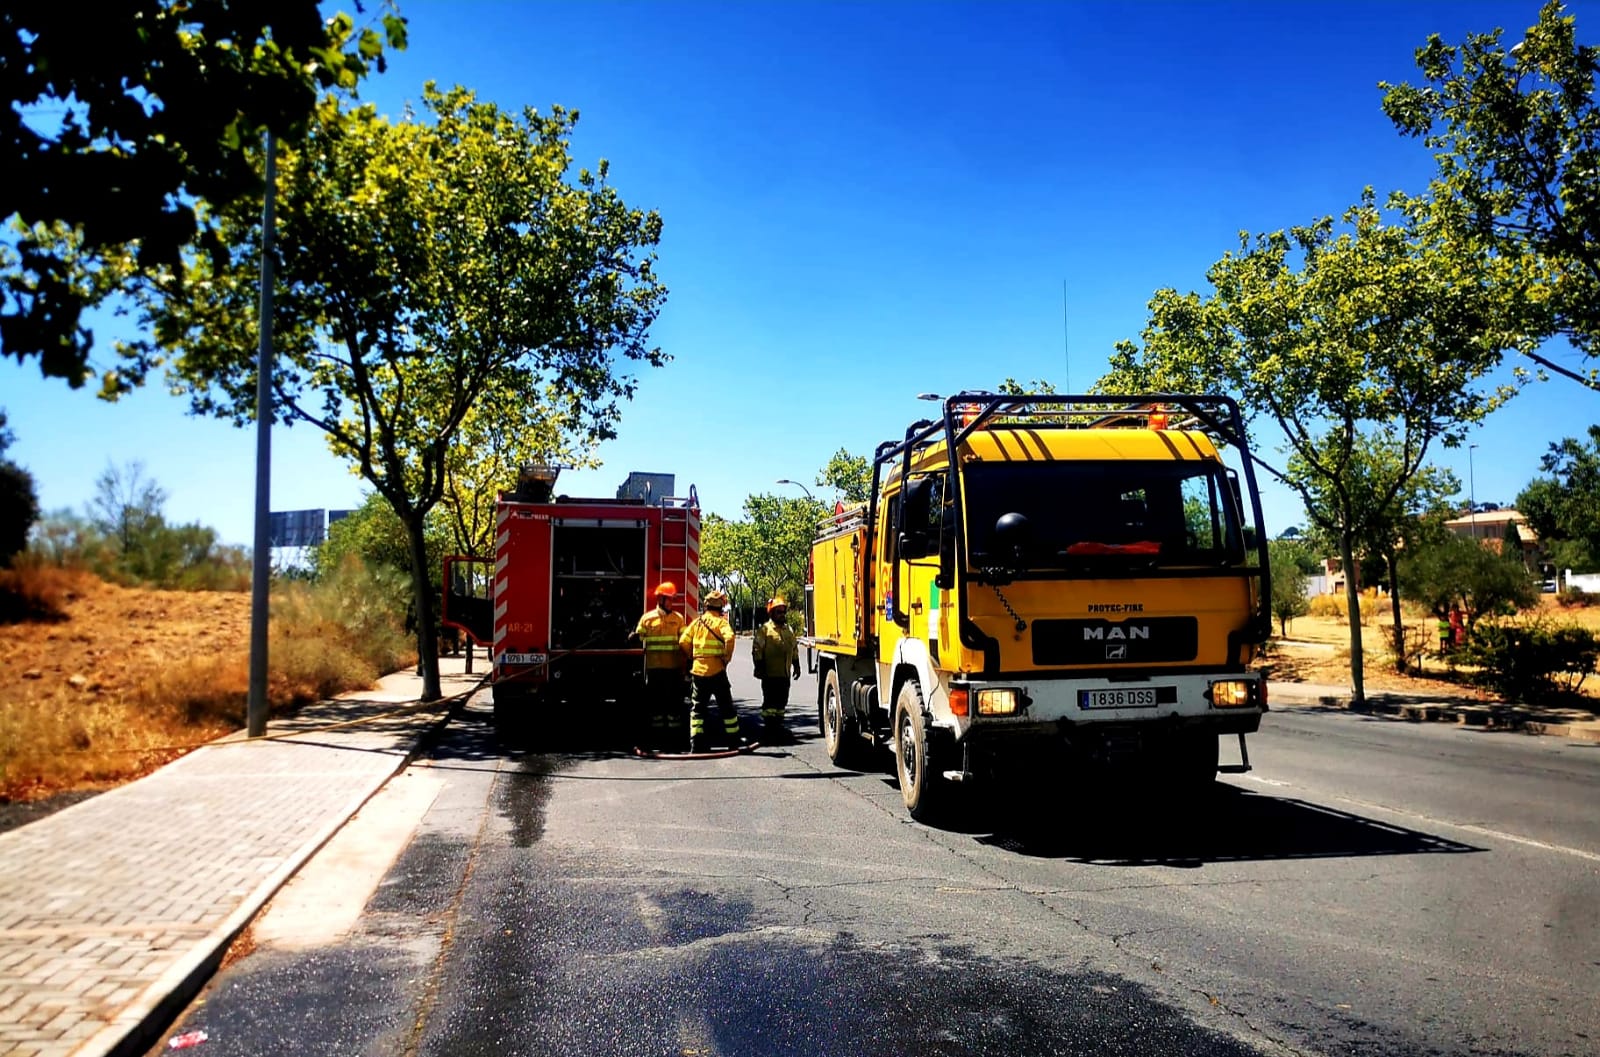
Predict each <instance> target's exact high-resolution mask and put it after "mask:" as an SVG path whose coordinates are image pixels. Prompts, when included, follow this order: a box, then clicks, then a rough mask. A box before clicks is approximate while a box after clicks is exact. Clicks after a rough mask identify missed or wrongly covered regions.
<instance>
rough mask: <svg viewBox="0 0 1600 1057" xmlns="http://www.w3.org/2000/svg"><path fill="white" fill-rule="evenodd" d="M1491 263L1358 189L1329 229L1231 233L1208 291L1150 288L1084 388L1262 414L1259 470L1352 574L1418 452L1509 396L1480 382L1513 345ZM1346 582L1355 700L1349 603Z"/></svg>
mask: <svg viewBox="0 0 1600 1057" xmlns="http://www.w3.org/2000/svg"><path fill="white" fill-rule="evenodd" d="M1497 268H1498V265H1497V263H1496V262H1495V261H1494V260H1491V259H1487V258H1466V257H1463V255H1462V254H1460V253H1459V252H1457V250H1456V248H1455V247H1454V246H1453V245H1452V244H1451V243H1450V241H1449V233H1448V231H1447V230H1445V229H1444V228H1443V227H1441V226H1440V224H1439V223H1438V221H1437V219H1436V218H1435V217H1434V216H1433V214H1432V213H1431V212H1430V210H1429V209H1428V208H1427V204H1426V203H1420V202H1417V201H1415V200H1411V199H1406V198H1403V197H1401V196H1392V197H1391V199H1390V200H1389V213H1386V211H1385V210H1384V209H1382V208H1380V207H1379V206H1378V204H1377V201H1376V198H1375V196H1374V195H1373V193H1372V192H1371V191H1370V190H1369V191H1367V192H1366V193H1364V194H1363V196H1362V198H1361V201H1360V202H1359V203H1357V204H1356V205H1354V206H1352V207H1351V208H1350V209H1348V210H1346V211H1345V213H1344V214H1343V216H1342V217H1341V219H1340V221H1339V222H1337V223H1336V222H1335V220H1334V218H1332V217H1323V218H1322V219H1320V220H1318V221H1316V222H1315V223H1313V224H1310V225H1308V226H1304V227H1296V228H1291V229H1289V230H1288V231H1278V232H1273V233H1270V234H1265V235H1259V236H1256V237H1255V238H1253V239H1252V238H1251V237H1250V236H1249V235H1248V234H1241V236H1240V242H1239V249H1238V251H1237V252H1234V253H1229V254H1226V255H1225V256H1224V257H1223V258H1222V259H1221V260H1219V261H1218V262H1217V263H1216V264H1214V265H1212V267H1211V268H1210V269H1209V271H1208V272H1207V275H1206V277H1207V279H1208V280H1209V281H1210V284H1211V287H1212V292H1211V293H1210V294H1209V295H1202V294H1199V293H1193V292H1191V293H1188V294H1180V293H1178V292H1177V291H1176V290H1172V289H1166V290H1160V291H1158V292H1157V293H1156V294H1155V296H1154V298H1153V299H1152V300H1151V302H1150V320H1149V322H1148V324H1147V325H1146V326H1145V328H1144V331H1143V335H1142V339H1143V344H1142V347H1141V346H1140V345H1136V344H1134V343H1132V342H1121V343H1119V344H1118V346H1117V348H1116V351H1115V352H1114V353H1113V355H1112V357H1111V360H1110V371H1109V372H1108V373H1107V375H1106V376H1105V377H1103V378H1102V379H1101V380H1100V381H1099V382H1098V383H1097V385H1096V388H1097V389H1098V390H1099V391H1102V392H1121V393H1132V392H1162V391H1168V392H1185V391H1187V392H1216V391H1219V390H1220V391H1223V392H1227V393H1229V394H1230V395H1232V396H1234V397H1235V398H1236V399H1237V400H1238V401H1239V403H1240V406H1241V408H1242V409H1243V411H1244V413H1245V414H1246V416H1247V418H1248V419H1249V420H1250V421H1251V422H1252V423H1253V422H1254V421H1255V420H1256V419H1257V418H1259V417H1261V416H1265V417H1267V418H1269V419H1270V420H1271V421H1273V422H1274V423H1275V424H1276V425H1277V426H1278V428H1279V429H1280V430H1282V432H1283V435H1284V437H1285V438H1286V442H1287V450H1288V453H1289V462H1288V466H1287V469H1286V470H1282V471H1280V470H1276V469H1273V468H1272V467H1270V466H1268V467H1267V468H1268V469H1269V470H1270V471H1271V472H1273V473H1274V474H1276V475H1277V476H1278V477H1279V478H1280V479H1281V480H1283V481H1284V482H1285V483H1287V484H1288V485H1289V486H1290V487H1292V488H1293V489H1295V491H1297V492H1298V493H1299V495H1300V497H1301V499H1302V500H1303V502H1304V503H1305V506H1306V514H1307V517H1308V519H1309V520H1310V521H1311V522H1312V524H1313V525H1314V526H1315V527H1316V528H1318V529H1320V530H1322V531H1323V532H1325V533H1326V534H1327V536H1328V538H1329V539H1330V540H1332V541H1334V542H1336V543H1337V550H1338V553H1339V557H1340V559H1341V560H1342V562H1343V563H1344V567H1345V568H1347V569H1352V568H1355V562H1356V554H1357V550H1358V548H1359V547H1360V546H1361V544H1362V542H1363V541H1364V539H1365V538H1366V536H1367V535H1368V533H1369V530H1370V526H1371V525H1372V519H1373V518H1374V517H1377V518H1380V519H1389V518H1392V516H1393V514H1394V512H1395V511H1396V510H1397V504H1398V503H1399V501H1400V497H1401V495H1402V492H1403V490H1404V489H1405V488H1406V486H1407V484H1408V482H1410V481H1411V480H1412V478H1413V477H1414V476H1415V475H1416V474H1417V473H1418V471H1419V470H1420V468H1421V467H1422V465H1423V463H1424V460H1425V458H1426V456H1427V453H1428V451H1429V448H1430V447H1431V446H1432V445H1433V444H1435V443H1436V442H1440V441H1442V442H1444V443H1446V444H1453V443H1458V442H1459V440H1460V438H1461V436H1462V435H1463V431H1464V430H1465V429H1466V427H1467V426H1468V425H1469V424H1470V423H1473V422H1476V421H1478V420H1479V419H1481V418H1482V417H1483V416H1484V415H1485V414H1487V413H1488V412H1489V411H1490V410H1491V409H1492V408H1493V407H1495V406H1496V405H1497V403H1498V402H1499V401H1500V400H1503V399H1505V398H1506V397H1507V396H1509V395H1510V390H1508V389H1505V388H1501V389H1498V390H1493V391H1485V390H1484V389H1482V388H1480V385H1479V383H1480V380H1481V379H1482V378H1483V376H1484V375H1485V374H1487V373H1488V372H1489V371H1490V370H1492V369H1493V368H1494V367H1495V366H1496V365H1498V364H1499V363H1500V361H1501V357H1502V354H1503V352H1504V350H1506V349H1507V348H1510V347H1514V346H1516V345H1517V344H1518V342H1519V341H1520V340H1521V338H1520V334H1519V332H1518V331H1517V329H1516V326H1517V321H1516V318H1515V315H1514V313H1512V312H1510V311H1509V310H1508V309H1507V308H1506V304H1505V303H1506V301H1507V300H1508V299H1509V298H1511V297H1512V294H1511V293H1510V292H1509V289H1508V287H1507V286H1506V285H1505V284H1503V283H1499V282H1497V280H1498V279H1499V278H1500V274H1499V272H1498V271H1497ZM1380 435H1382V436H1384V437H1385V438H1386V440H1385V444H1386V445H1388V447H1389V449H1390V454H1391V455H1392V461H1386V462H1385V466H1386V468H1387V469H1386V472H1385V473H1384V474H1383V475H1382V476H1381V477H1379V476H1375V475H1374V474H1373V473H1365V472H1363V467H1364V466H1366V463H1367V461H1368V460H1367V458H1366V455H1365V454H1364V453H1366V452H1368V451H1370V450H1371V448H1372V445H1373V443H1374V438H1376V437H1378V436H1380ZM1258 461H1260V460H1259V457H1258ZM1263 465H1265V463H1263ZM1366 468H1367V469H1371V470H1374V471H1375V470H1376V469H1377V468H1378V467H1377V466H1376V465H1372V466H1366ZM1346 580H1347V588H1346V590H1347V596H1348V597H1347V603H1348V605H1347V609H1348V612H1349V613H1350V614H1351V628H1350V640H1351V647H1350V662H1351V677H1352V684H1353V687H1354V690H1355V701H1356V703H1357V704H1358V705H1359V704H1361V703H1362V702H1363V700H1364V697H1363V685H1362V684H1363V681H1362V653H1361V638H1360V624H1359V619H1358V616H1357V614H1358V613H1359V606H1358V604H1357V600H1356V597H1355V593H1356V585H1355V581H1354V578H1353V577H1347V578H1346Z"/></svg>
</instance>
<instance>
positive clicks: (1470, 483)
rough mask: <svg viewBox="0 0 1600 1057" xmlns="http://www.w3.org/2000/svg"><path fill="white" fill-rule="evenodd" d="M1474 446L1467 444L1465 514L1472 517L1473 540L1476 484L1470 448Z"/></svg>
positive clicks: (1475, 517)
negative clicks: (1466, 506)
mask: <svg viewBox="0 0 1600 1057" xmlns="http://www.w3.org/2000/svg"><path fill="white" fill-rule="evenodd" d="M1476 447H1477V445H1476V444H1468V445H1467V503H1468V504H1469V505H1468V508H1467V516H1468V517H1470V518H1471V519H1472V539H1473V542H1477V539H1478V484H1477V479H1476V477H1475V475H1474V474H1473V472H1472V449H1473V448H1476Z"/></svg>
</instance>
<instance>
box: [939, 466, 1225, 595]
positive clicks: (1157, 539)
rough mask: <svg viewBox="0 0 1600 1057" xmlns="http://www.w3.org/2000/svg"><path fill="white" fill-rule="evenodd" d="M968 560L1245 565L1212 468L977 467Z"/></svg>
mask: <svg viewBox="0 0 1600 1057" xmlns="http://www.w3.org/2000/svg"><path fill="white" fill-rule="evenodd" d="M964 477H965V479H966V480H965V484H966V487H965V497H966V515H967V518H966V520H967V554H968V560H969V563H970V564H971V565H972V566H973V567H974V568H979V569H982V568H996V569H1005V570H1009V571H1012V572H1025V571H1028V570H1049V569H1069V570H1070V569H1074V568H1082V567H1104V566H1107V565H1111V566H1120V567H1128V566H1137V567H1146V568H1148V567H1154V566H1184V565H1208V566H1216V565H1221V564H1233V563H1239V562H1242V561H1243V560H1244V547H1243V543H1242V536H1241V533H1240V530H1239V512H1238V510H1237V509H1236V504H1235V503H1234V499H1233V494H1232V491H1231V490H1230V487H1229V484H1228V480H1227V478H1226V476H1225V475H1224V474H1223V472H1222V469H1221V467H1219V466H1217V465H1216V464H1215V463H1202V462H1165V461H1154V460H1152V461H1118V462H1036V463H1017V462H1007V463H973V464H969V465H968V466H967V467H966V468H965V471H964Z"/></svg>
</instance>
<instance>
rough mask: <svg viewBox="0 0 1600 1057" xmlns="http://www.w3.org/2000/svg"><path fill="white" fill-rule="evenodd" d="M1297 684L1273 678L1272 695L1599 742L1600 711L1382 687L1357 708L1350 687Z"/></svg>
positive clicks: (1413, 719)
mask: <svg viewBox="0 0 1600 1057" xmlns="http://www.w3.org/2000/svg"><path fill="white" fill-rule="evenodd" d="M1298 685H1300V684H1296V683H1273V684H1272V685H1271V689H1270V691H1269V697H1268V700H1269V701H1272V702H1274V703H1277V702H1283V703H1285V704H1286V705H1287V706H1288V707H1294V706H1296V705H1299V706H1302V707H1304V706H1313V707H1323V708H1338V709H1343V710H1344V711H1347V712H1353V713H1355V714H1356V715H1364V716H1379V717H1392V718H1395V719H1398V720H1402V721H1404V722H1408V723H1454V724H1456V725H1457V726H1463V727H1474V728H1477V729H1481V730H1499V731H1518V732H1521V733H1524V734H1538V735H1545V736H1551V737H1564V738H1571V739H1573V740H1575V741H1583V742H1595V743H1600V716H1597V717H1596V718H1595V719H1594V720H1592V721H1591V720H1579V721H1577V722H1571V721H1567V720H1565V719H1552V718H1547V717H1545V716H1543V715H1542V714H1540V713H1538V712H1532V711H1531V710H1529V709H1526V708H1523V707H1519V706H1516V705H1509V704H1506V703H1504V702H1498V701H1486V702H1482V703H1479V702H1459V703H1449V702H1443V701H1433V700H1428V699H1427V698H1425V697H1423V696H1421V695H1415V696H1413V695H1408V694H1396V693H1393V692H1385V691H1378V692H1376V693H1373V694H1370V695H1368V697H1367V700H1366V707H1365V708H1361V709H1352V708H1351V707H1350V694H1349V692H1348V691H1341V692H1328V689H1327V688H1318V689H1317V690H1314V691H1305V692H1301V691H1297V690H1296V689H1295V687H1296V686H1298Z"/></svg>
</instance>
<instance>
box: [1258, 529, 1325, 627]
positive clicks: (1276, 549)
mask: <svg viewBox="0 0 1600 1057" xmlns="http://www.w3.org/2000/svg"><path fill="white" fill-rule="evenodd" d="M1267 562H1268V564H1269V565H1270V567H1271V569H1272V615H1273V616H1275V617H1277V618H1278V634H1279V635H1283V636H1287V635H1288V634H1289V621H1291V620H1293V619H1294V618H1295V617H1303V616H1305V615H1306V614H1307V613H1309V612H1310V611H1311V600H1310V599H1309V598H1307V597H1306V574H1307V571H1308V569H1307V567H1308V566H1309V567H1310V568H1311V569H1315V568H1317V560H1316V558H1314V557H1313V556H1312V554H1311V552H1310V551H1309V550H1307V549H1306V548H1305V546H1304V545H1303V544H1300V543H1298V542H1296V541H1294V540H1286V539H1275V540H1268V541H1267Z"/></svg>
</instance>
